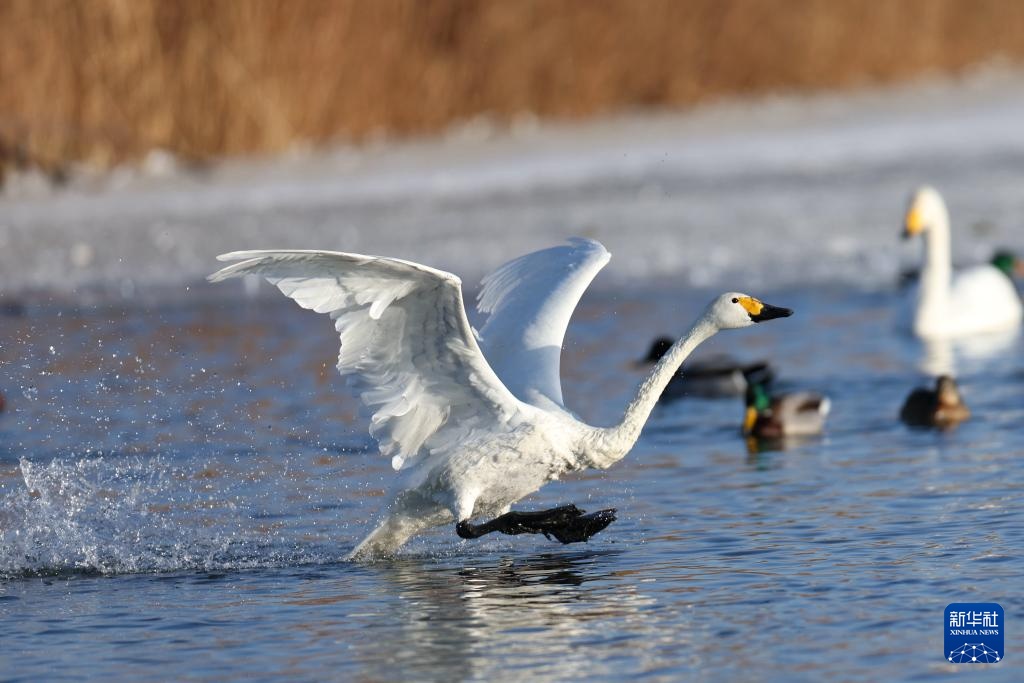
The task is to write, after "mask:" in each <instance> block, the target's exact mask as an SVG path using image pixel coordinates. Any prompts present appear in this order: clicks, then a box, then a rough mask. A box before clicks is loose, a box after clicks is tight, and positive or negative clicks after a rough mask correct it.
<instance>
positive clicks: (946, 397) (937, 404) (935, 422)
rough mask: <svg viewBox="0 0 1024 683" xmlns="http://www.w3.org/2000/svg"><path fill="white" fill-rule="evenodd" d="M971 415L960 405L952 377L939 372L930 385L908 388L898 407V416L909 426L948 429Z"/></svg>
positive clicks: (958, 391)
mask: <svg viewBox="0 0 1024 683" xmlns="http://www.w3.org/2000/svg"><path fill="white" fill-rule="evenodd" d="M970 416H971V411H970V410H969V409H968V408H967V406H966V405H964V402H963V399H962V398H961V397H960V390H959V389H958V388H957V386H956V380H954V379H953V378H952V377H950V376H949V375H942V376H941V377H939V378H938V379H937V380H935V388H934V389H925V388H923V387H919V388H917V389H914V390H913V391H912V392H910V396H907V400H906V401H904V403H903V409H902V410H900V419H901V420H903V421H904V422H906V423H907V424H908V425H911V426H912V427H938V428H939V429H951V428H953V427H956V426H957V425H958V424H960V423H961V422H963V421H964V420H966V419H967V418H969V417H970Z"/></svg>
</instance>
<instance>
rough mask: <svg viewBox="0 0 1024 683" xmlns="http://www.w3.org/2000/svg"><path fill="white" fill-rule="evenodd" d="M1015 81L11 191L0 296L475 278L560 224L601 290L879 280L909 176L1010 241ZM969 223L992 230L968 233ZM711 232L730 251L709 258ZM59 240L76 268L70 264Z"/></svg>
mask: <svg viewBox="0 0 1024 683" xmlns="http://www.w3.org/2000/svg"><path fill="white" fill-rule="evenodd" d="M1021 79H1022V77H1021V75H1020V74H1019V73H1008V74H1005V75H1003V76H991V75H986V76H984V77H978V78H975V79H974V80H970V79H968V80H966V81H958V82H953V83H949V82H947V83H945V84H938V85H918V86H910V87H906V88H903V89H895V90H888V91H878V92H868V93H856V94H845V95H822V96H816V97H810V98H804V97H784V98H773V99H769V100H764V101H761V102H746V103H741V104H726V105H718V106H713V107H708V108H704V109H698V110H696V111H694V112H691V113H689V114H673V115H657V116H637V117H625V118H619V119H612V120H604V121H596V122H591V123H585V124H580V125H574V126H554V125H542V126H539V127H537V128H536V129H533V128H532V127H531V130H530V133H529V135H523V134H521V132H520V133H516V132H515V131H513V132H512V133H511V134H509V133H503V134H499V135H494V136H492V135H488V136H483V137H480V138H479V139H470V140H467V139H457V140H443V139H440V140H434V141H419V142H410V143H402V144H390V143H389V144H386V145H381V146H378V147H373V148H367V149H365V150H351V149H342V150H338V151H336V152H326V153H320V154H312V155H309V156H302V157H299V158H291V159H282V160H277V161H272V162H251V161H248V162H245V161H234V162H226V163H223V164H221V165H220V166H218V167H215V168H213V169H211V171H210V172H209V173H206V174H204V175H203V177H202V178H199V177H197V176H192V175H189V174H188V173H187V172H174V173H170V174H162V173H161V174H157V175H158V176H159V177H156V178H153V177H149V178H145V179H144V180H138V181H129V182H128V183H127V184H126V186H124V187H122V188H108V189H107V190H106V191H103V192H95V191H87V190H85V189H83V188H80V187H74V186H73V187H72V188H70V189H67V190H63V191H60V192H56V193H53V194H52V195H50V196H47V197H45V198H41V199H37V198H33V196H32V195H31V194H24V195H17V194H16V195H15V196H11V195H10V193H8V195H7V196H8V198H7V199H6V200H0V214H3V215H4V222H5V226H6V227H7V229H6V230H5V240H6V241H7V242H8V243H9V244H8V247H7V248H5V249H4V250H0V289H3V290H5V291H18V290H21V289H31V288H43V289H57V290H67V291H69V290H73V289H75V288H76V287H81V286H93V287H108V288H110V289H111V290H112V293H113V294H115V295H120V296H122V297H125V298H131V297H133V296H135V295H136V294H138V293H139V292H140V291H144V290H145V289H147V288H152V287H159V286H172V285H173V286H178V285H181V284H182V283H186V282H192V281H198V280H199V279H200V278H201V277H203V276H204V275H206V274H207V273H208V272H209V271H210V269H211V267H212V266H213V265H214V263H213V257H214V256H215V255H216V254H218V253H223V252H227V251H231V250H235V249H239V248H279V247H285V248H302V247H313V248H324V249H338V250H343V251H358V252H361V253H371V254H386V255H393V256H399V257H405V258H409V259H412V260H415V261H419V262H424V263H428V264H431V265H434V266H437V267H440V268H444V269H447V270H452V271H454V272H456V273H457V274H459V275H460V276H462V277H463V279H464V280H465V281H466V282H469V283H472V282H473V281H474V280H476V279H477V278H478V277H480V276H482V275H484V274H486V273H487V272H489V271H490V270H492V269H493V268H494V267H496V266H497V265H499V264H501V263H502V262H504V261H506V260H508V259H509V258H511V257H514V256H516V255H519V254H522V253H525V252H528V251H532V250H534V249H538V248H542V247H546V246H550V245H551V244H554V243H558V242H560V241H562V240H563V239H564V238H565V237H568V236H572V235H583V236H588V237H593V238H595V239H598V240H600V241H601V242H603V243H604V244H605V245H606V246H607V247H608V248H609V250H610V251H611V252H612V253H613V254H614V255H615V261H614V262H613V266H612V267H611V268H609V269H608V271H607V272H606V273H604V274H602V278H601V281H599V282H598V283H597V284H598V286H601V282H605V283H610V282H614V280H615V279H618V280H620V281H622V280H644V279H648V278H651V277H664V276H671V277H679V278H682V279H684V280H687V281H689V282H691V283H694V284H700V285H708V286H712V285H715V284H725V283H726V282H730V283H731V282H734V281H736V280H737V278H743V280H744V281H751V282H757V283H759V284H763V285H769V286H770V285H775V284H787V283H791V282H793V281H794V280H795V279H796V278H799V279H800V281H801V282H842V283H853V284H856V285H858V286H863V287H887V286H889V284H890V282H891V281H892V279H893V277H894V276H895V275H896V273H897V271H898V269H899V261H900V258H901V254H903V256H904V257H905V258H907V259H910V258H912V257H913V256H916V250H914V249H913V247H907V248H903V247H901V246H900V244H899V240H898V223H899V219H900V214H901V211H902V208H903V207H902V205H903V202H904V199H905V194H906V192H907V191H908V190H909V189H910V188H912V187H914V186H916V185H918V184H920V183H921V182H922V181H928V182H932V183H934V184H935V185H937V186H939V187H941V188H942V189H943V191H944V192H945V193H946V194H947V196H948V198H949V204H950V207H951V210H952V213H953V220H954V223H955V224H956V226H958V227H959V226H963V227H962V229H959V230H957V233H958V234H957V235H956V236H955V239H956V250H957V254H958V256H959V258H960V259H961V260H971V259H975V258H977V255H978V254H984V253H986V252H987V250H988V249H989V248H990V247H992V246H996V245H998V246H1003V245H1005V246H1010V247H1017V248H1024V236H1022V234H1021V233H1020V231H1019V230H1016V229H1015V228H1016V227H1017V226H1018V225H1019V224H1018V223H1017V222H1016V221H1017V220H1018V217H1019V216H1021V215H1024V196H1022V195H1021V193H1020V192H1019V191H1018V187H1019V178H1020V174H1021V172H1022V169H1024V136H1022V135H1020V126H1019V122H1020V120H1022V119H1024V94H1022V93H1024V89H1022V88H1020V87H1019V85H1020V81H1021ZM922 112H927V114H926V115H923V114H922ZM354 156H355V157H358V159H359V163H358V164H353V163H352V158H353V157H354ZM975 224H977V225H985V226H990V229H989V228H986V230H985V231H984V232H982V233H979V234H977V235H975V234H972V231H970V230H968V229H967V228H968V226H970V225H975ZM83 235H88V236H89V239H88V241H83V239H82V236H83ZM44 245H51V246H48V247H47V246H44ZM95 245H104V248H102V249H99V248H97V247H96V246H95ZM722 247H725V248H726V250H727V251H728V256H727V257H726V258H715V259H710V258H708V254H714V253H715V250H716V249H720V248H722ZM740 247H742V248H740ZM48 249H51V250H52V249H59V250H61V251H60V252H59V253H60V254H61V255H62V258H60V259H54V258H51V257H50V256H48V255H47V250H48ZM69 253H71V254H72V262H73V263H74V264H76V265H80V266H81V267H78V268H75V269H72V270H71V271H70V272H68V269H67V268H66V265H67V256H66V255H67V254H69ZM245 286H246V291H247V292H248V293H250V294H252V293H253V291H254V287H253V285H251V284H246V285H245ZM180 291H181V290H180V289H179V290H178V292H179V293H180ZM188 295H189V296H190V295H191V294H188Z"/></svg>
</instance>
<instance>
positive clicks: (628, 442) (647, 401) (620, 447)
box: [594, 315, 718, 467]
mask: <svg viewBox="0 0 1024 683" xmlns="http://www.w3.org/2000/svg"><path fill="white" fill-rule="evenodd" d="M717 331H718V327H717V326H716V325H715V324H714V323H712V322H711V321H710V320H709V319H708V316H707V315H704V316H702V317H701V318H700V320H698V321H697V322H696V324H695V325H694V326H693V328H692V329H691V330H690V331H689V332H688V333H687V334H686V336H684V337H683V338H682V339H680V340H679V341H677V342H676V343H675V344H673V345H672V348H670V349H669V350H668V352H667V353H666V354H665V355H664V356H662V358H661V360H660V361H659V362H658V364H657V365H656V366H654V369H653V370H652V371H651V374H650V375H648V376H647V379H645V380H644V381H643V383H641V384H640V387H639V389H637V392H636V397H635V398H634V399H633V400H632V401H631V402H630V404H629V405H628V406H627V407H626V413H625V415H624V416H623V418H622V422H620V423H619V424H618V425H617V426H614V427H609V428H608V429H605V430H603V436H604V439H603V440H604V442H605V448H604V449H602V450H604V451H606V452H604V453H601V454H599V457H597V458H595V463H594V464H595V466H597V467H609V466H610V465H612V464H613V463H615V462H617V461H619V460H621V459H622V458H623V457H624V456H625V455H626V453H628V452H629V450H630V449H631V448H632V447H633V444H634V443H636V440H637V439H638V438H639V436H640V430H641V429H643V426H644V424H645V423H646V422H647V418H648V416H650V414H651V411H652V410H654V406H655V404H656V403H657V402H658V399H659V398H660V397H661V392H662V391H664V390H665V387H666V386H667V385H668V383H669V381H670V380H671V379H672V376H673V375H675V373H676V370H678V369H679V366H680V365H682V364H683V361H684V360H686V358H687V357H688V356H689V355H690V354H691V353H693V350H694V349H695V348H697V346H698V345H700V343H701V342H703V341H704V340H706V339H707V338H708V337H710V336H712V335H713V334H715V332H717Z"/></svg>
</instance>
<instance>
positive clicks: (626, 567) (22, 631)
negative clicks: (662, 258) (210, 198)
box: [0, 285, 1024, 681]
mask: <svg viewBox="0 0 1024 683" xmlns="http://www.w3.org/2000/svg"><path fill="white" fill-rule="evenodd" d="M753 293H754V294H757V295H760V296H762V297H763V298H765V299H766V300H768V301H770V302H772V303H776V304H779V305H786V306H791V307H793V308H795V309H796V310H797V314H796V315H795V316H794V317H792V318H790V319H787V320H782V321H775V322H772V323H768V324H764V325H759V326H756V327H754V328H751V329H747V330H740V331H729V332H725V333H722V334H720V335H719V336H718V337H716V338H715V339H714V340H713V341H712V342H710V343H709V346H710V347H711V348H709V349H706V350H709V351H718V352H728V353H732V354H734V355H737V356H740V357H743V358H748V359H754V358H760V357H768V358H771V359H772V360H773V362H775V364H776V366H777V369H778V373H779V376H780V379H781V385H782V386H783V387H797V388H810V389H816V390H820V391H824V392H826V393H828V394H829V395H830V396H831V398H832V402H833V416H832V418H831V419H830V422H829V428H828V433H827V435H826V436H825V437H823V438H821V439H815V440H810V441H807V442H803V443H794V444H786V445H785V447H784V448H777V447H776V448H772V447H770V446H769V445H765V447H764V448H758V447H751V445H749V444H747V443H745V442H744V440H743V439H742V438H740V437H739V435H738V422H739V418H740V415H741V412H742V411H741V405H740V403H739V400H738V399H737V400H735V401H733V400H717V401H709V400H697V399H692V398H687V399H683V400H681V401H679V402H676V403H673V404H670V405H665V406H660V407H659V408H658V409H657V410H656V411H655V413H654V415H653V416H652V420H651V422H650V423H649V425H648V427H647V429H646V430H645V431H644V433H643V436H642V437H641V439H640V442H639V443H638V444H637V447H636V448H635V449H634V451H633V452H632V453H631V454H630V456H629V457H628V458H626V459H625V460H624V461H623V462H621V463H620V464H619V465H617V466H616V467H614V468H613V469H612V470H610V471H607V472H588V473H584V474H582V475H581V476H577V477H573V478H570V479H568V480H566V481H562V482H558V483H556V484H553V485H551V486H549V487H547V488H545V489H543V490H542V491H541V492H540V493H539V494H537V495H535V496H533V497H531V498H530V499H528V500H527V501H524V502H523V503H522V504H521V505H520V507H521V508H522V509H538V508H541V507H546V506H550V505H554V504H559V503H564V502H573V503H575V504H577V505H579V506H580V507H582V508H585V509H588V510H590V509H599V508H604V507H616V508H618V510H619V520H618V521H617V522H616V523H614V524H613V525H611V526H610V527H609V528H608V529H607V530H605V531H604V532H602V533H601V534H599V535H598V536H596V537H595V538H594V539H593V540H592V541H591V542H589V543H587V544H577V545H570V546H560V545H557V544H555V543H552V542H549V541H546V540H545V539H543V538H541V537H530V536H520V537H489V538H486V539H482V540H479V541H469V542H466V541H461V540H459V539H457V538H456V537H455V535H454V533H453V530H452V529H450V528H444V529H438V530H437V531H436V532H434V533H430V534H427V535H425V536H423V537H421V538H418V539H416V540H415V541H414V542H413V543H411V544H410V545H409V546H407V547H406V548H405V549H404V551H403V552H402V554H401V556H400V557H398V558H397V559H394V560H391V561H384V562H377V563H372V564H352V563H348V562H345V561H343V560H342V559H341V558H342V557H343V556H344V554H345V553H346V552H347V551H348V550H350V549H351V548H352V546H353V545H354V544H355V543H356V542H357V541H358V540H359V539H360V538H361V537H362V535H363V534H364V533H366V532H367V531H368V529H369V528H370V527H371V525H372V522H373V519H374V515H375V512H376V510H377V508H378V507H379V505H380V504H381V502H382V496H383V495H384V492H385V491H386V488H387V486H388V484H389V482H390V470H389V467H388V463H387V461H386V460H385V459H383V458H380V457H378V456H377V455H376V454H375V452H374V449H373V443H372V442H371V441H370V439H369V438H368V436H367V435H366V432H365V426H366V423H365V421H364V420H363V419H362V418H360V417H359V415H358V407H357V405H356V403H355V402H354V401H353V400H352V399H351V398H350V397H349V396H348V395H347V394H346V392H345V387H344V383H343V381H342V380H341V379H340V378H338V377H337V376H336V375H335V373H334V370H333V360H334V356H335V354H336V339H335V337H334V333H333V330H332V329H331V325H330V324H329V321H328V320H326V319H325V318H322V317H319V316H316V315H314V314H311V313H308V312H305V311H301V310H299V309H298V308H297V307H295V306H294V305H293V304H291V303H290V302H287V301H284V300H282V299H281V298H280V297H268V298H256V299H253V300H251V301H249V302H248V303H245V304H244V305H233V304H231V303H230V302H229V300H228V299H229V298H228V297H225V298H224V299H208V298H207V297H206V296H205V294H206V292H205V290H201V292H200V293H197V294H196V296H194V297H192V298H191V299H190V300H188V301H187V302H184V303H181V304H177V305H173V304H162V305H160V306H156V307H145V306H141V305H139V306H105V307H80V308H76V307H71V306H66V305H57V304H53V305H33V306H30V307H29V308H28V310H27V311H26V312H25V314H24V315H23V316H19V317H6V318H4V319H3V332H2V337H0V363H2V365H3V368H4V373H3V375H2V377H0V391H2V392H3V393H4V394H5V395H6V396H7V399H8V407H7V411H6V412H5V413H3V414H0V540H2V544H0V574H2V575H3V578H2V579H0V643H2V649H0V663H2V666H0V671H2V672H3V676H2V677H3V678H4V679H5V680H24V681H29V680H39V679H40V678H44V677H45V678H46V679H48V680H62V679H69V678H80V677H82V676H88V677H95V678H107V677H114V678H136V679H143V678H145V679H151V678H152V677H153V674H154V672H159V673H160V677H163V678H167V679H177V680H182V679H188V680H200V681H201V680H218V681H221V680H269V679H274V678H280V677H287V678H288V679H291V680H325V679H329V680H331V679H333V680H350V679H363V680H383V679H392V680H394V679H424V680H522V679H525V678H531V679H535V680H565V679H589V680H612V679H621V678H623V677H626V676H629V677H643V678H646V679H650V680H678V679H680V678H684V677H687V678H695V679H714V680H751V679H760V680H779V681H792V680H808V681H811V680H825V679H843V680H866V681H873V680H880V679H883V678H885V679H891V678H901V679H908V680H918V679H930V678H943V677H945V676H946V675H948V674H951V673H954V672H957V671H959V669H960V668H962V667H954V666H952V665H948V664H946V663H945V662H944V661H943V658H942V654H943V653H942V623H941V622H942V616H943V608H944V606H945V605H946V604H947V603H949V602H954V601H963V602H967V601H978V602H981V601H994V602H999V603H1001V604H1002V605H1003V607H1004V608H1005V610H1006V615H1007V616H1006V619H1007V622H1008V627H1009V628H1008V630H1009V636H1008V638H1007V646H1006V647H1007V650H1008V652H1007V653H1006V660H1005V661H1004V662H1002V663H1000V664H998V665H994V666H988V667H986V668H985V670H984V674H985V678H986V680H1005V681H1010V680H1019V679H1020V677H1021V671H1022V670H1021V668H1020V665H1019V664H1018V663H1017V662H1019V661H1021V657H1020V656H1019V653H1017V652H1016V651H1015V648H1016V647H1017V643H1019V642H1020V641H1019V639H1017V638H1015V636H1014V635H1013V634H1014V633H1015V632H1016V631H1017V628H1016V626H1015V624H1017V623H1018V622H1019V619H1020V615H1021V614H1022V613H1024V596H1022V593H1021V587H1022V586H1024V570H1022V564H1021V560H1022V558H1021V548H1022V546H1024V513H1022V512H1021V508H1022V500H1021V499H1022V494H1021V491H1022V486H1021V484H1022V481H1021V480H1022V476H1021V467H1020V462H1021V458H1022V456H1024V432H1022V430H1021V424H1024V354H1022V351H1024V344H1022V342H1021V341H1020V339H1018V338H1014V339H1012V340H1009V341H1008V342H1004V343H1003V345H1002V346H1000V345H999V344H996V345H993V346H992V347H991V348H983V349H976V348H975V349H963V348H954V349H948V350H946V351H948V353H949V354H951V355H952V358H953V361H952V362H953V363H955V367H956V371H957V373H958V374H959V376H960V378H961V382H962V386H963V390H964V393H965V396H966V400H967V401H968V403H969V405H970V407H971V408H972V410H973V411H974V417H973V419H972V420H971V421H969V422H968V423H965V424H964V425H962V426H961V427H960V428H959V429H957V430H955V431H953V432H950V433H934V432H929V431H915V430H910V429H908V428H905V427H903V426H902V425H901V424H900V423H899V422H898V421H897V420H896V415H897V414H898V411H899V406H900V404H901V402H902V400H903V398H904V397H905V396H906V394H907V393H909V391H910V390H911V389H912V388H913V387H914V386H916V385H918V384H920V383H922V382H923V381H924V380H923V379H922V371H921V367H922V363H923V359H924V357H925V354H926V352H927V350H926V349H923V348H922V347H921V346H920V345H919V344H917V343H916V342H914V341H913V340H911V339H910V338H909V337H906V336H904V335H901V334H900V333H899V332H898V331H897V330H896V327H895V325H894V320H893V317H894V316H893V311H894V310H896V306H895V304H896V301H897V295H896V294H895V293H894V292H888V291H881V292H867V293H865V292H857V291H852V290H849V289H845V288H835V287H833V288H829V287H815V288H807V289H801V290H795V289H784V290H776V291H764V292H761V291H758V292H753ZM214 296H216V295H214ZM710 296H711V293H710V292H694V291H692V290H688V289H686V288H681V287H674V286H671V285H666V286H664V287H658V288H655V287H653V286H651V287H648V288H646V289H642V290H634V291H600V289H599V290H598V291H596V292H592V293H589V294H588V295H587V297H586V298H585V300H584V302H583V305H582V307H581V309H580V311H579V312H578V314H577V316H576V318H575V319H574V321H573V324H572V326H571V328H570V331H569V339H568V345H567V348H566V351H565V359H564V375H565V381H564V385H565V393H566V398H567V402H568V404H569V405H570V406H571V407H572V408H573V409H574V410H576V411H577V412H579V413H580V414H581V415H582V416H583V417H585V418H587V419H589V420H592V421H594V422H597V423H610V422H611V421H613V420H615V419H616V418H617V417H618V414H619V411H621V409H622V408H623V406H624V405H625V402H626V400H627V399H628V397H629V395H630V392H631V391H632V389H633V388H634V387H635V385H636V383H637V382H638V381H639V379H640V378H641V376H642V374H641V373H642V371H641V370H639V369H637V368H636V367H635V363H634V361H635V360H636V359H637V358H638V357H640V356H641V355H642V354H643V352H644V351H645V350H646V345H647V343H648V342H649V341H650V339H651V338H653V337H654V336H656V335H657V334H661V333H671V334H677V333H680V332H682V331H683V330H684V329H685V327H686V326H687V325H688V323H689V322H690V321H691V320H692V319H693V318H694V317H695V315H696V314H697V312H698V311H699V309H700V308H701V307H702V306H703V304H704V302H705V301H706V300H708V299H709V298H710ZM934 353H935V352H934V350H932V354H933V355H934ZM940 355H941V354H940ZM943 362H946V363H948V362H949V360H948V358H947V359H946V360H945V361H943ZM971 673H972V674H977V673H978V671H977V670H973V671H972V672H971Z"/></svg>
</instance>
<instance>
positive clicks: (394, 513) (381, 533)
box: [345, 496, 453, 560]
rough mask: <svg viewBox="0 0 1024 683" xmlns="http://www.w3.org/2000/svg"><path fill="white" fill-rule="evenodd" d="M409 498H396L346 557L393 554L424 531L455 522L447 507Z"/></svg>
mask: <svg viewBox="0 0 1024 683" xmlns="http://www.w3.org/2000/svg"><path fill="white" fill-rule="evenodd" d="M409 498H410V496H406V497H405V500H402V501H396V503H395V504H393V505H392V510H391V512H390V513H389V514H388V515H387V517H385V518H384V519H383V520H382V521H381V523H380V524H378V525H377V528H376V529H374V530H373V531H371V532H370V534H369V535H368V536H367V537H366V538H364V539H363V540H362V541H360V542H359V545H357V546H356V547H355V549H354V550H353V551H352V552H350V553H349V554H348V557H347V558H345V559H348V560H374V559H380V558H385V557H391V556H392V555H394V554H395V552H396V551H397V550H398V549H399V548H401V547H402V546H403V545H405V543H406V541H408V540H409V539H410V538H412V537H413V536H415V535H416V534H418V533H420V532H421V531H424V530H426V529H429V528H431V527H435V526H440V525H442V524H448V523H451V522H452V520H453V517H452V514H451V512H450V511H448V509H446V508H444V507H441V506H439V505H437V504H434V503H430V504H429V505H426V504H424V503H426V501H423V500H418V501H416V502H417V503H419V504H410V503H411V501H410V500H409ZM402 503H404V505H403V504H402Z"/></svg>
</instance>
